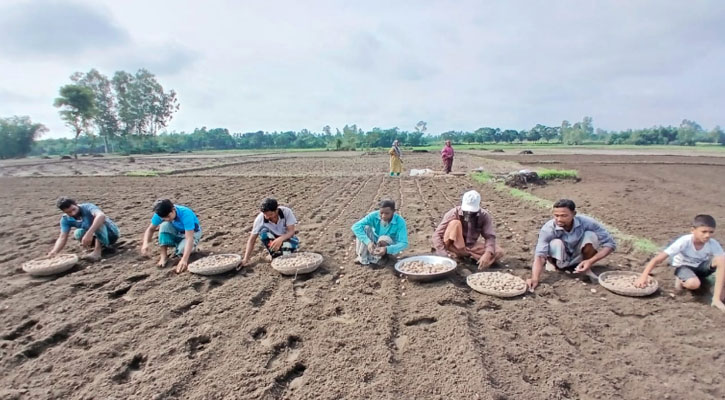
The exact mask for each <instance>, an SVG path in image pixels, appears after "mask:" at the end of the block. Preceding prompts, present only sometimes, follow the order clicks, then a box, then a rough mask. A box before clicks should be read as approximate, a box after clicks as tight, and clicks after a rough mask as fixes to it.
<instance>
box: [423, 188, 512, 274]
mask: <svg viewBox="0 0 725 400" xmlns="http://www.w3.org/2000/svg"><path fill="white" fill-rule="evenodd" d="M480 237H482V238H483V241H479V240H478V239H479V238H480ZM431 241H432V242H433V248H434V249H435V251H436V254H438V255H440V256H448V257H451V258H454V259H465V258H466V257H471V258H472V259H473V260H474V261H476V264H477V265H478V269H479V270H483V269H486V268H488V267H490V266H491V265H493V263H495V262H496V261H499V260H500V259H501V258H503V256H504V251H503V249H502V248H501V247H499V246H498V245H497V244H496V231H495V227H494V224H493V218H492V217H491V214H490V213H489V212H488V211H487V210H485V209H482V208H481V195H480V194H479V193H478V192H477V191H475V190H470V191H468V192H466V193H464V194H463V198H462V199H461V205H460V206H456V207H453V208H452V209H451V210H450V211H448V212H447V213H446V214H445V215H444V216H443V219H442V220H441V222H440V224H438V227H437V228H436V230H435V232H433V237H432V238H431Z"/></svg>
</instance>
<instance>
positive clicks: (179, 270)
mask: <svg viewBox="0 0 725 400" xmlns="http://www.w3.org/2000/svg"><path fill="white" fill-rule="evenodd" d="M188 266H189V261H188V260H184V259H183V258H182V259H181V260H179V263H178V264H176V273H177V274H180V273H182V272H184V271H186V267H188Z"/></svg>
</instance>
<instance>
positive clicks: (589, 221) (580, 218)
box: [536, 215, 617, 256]
mask: <svg viewBox="0 0 725 400" xmlns="http://www.w3.org/2000/svg"><path fill="white" fill-rule="evenodd" d="M586 231H590V232H594V233H595V234H596V235H597V238H598V239H599V246H601V247H611V248H612V250H615V249H616V248H617V244H616V243H615V242H614V238H612V235H610V234H609V232H607V230H606V229H604V227H603V226H602V224H601V223H600V222H599V221H597V220H595V219H594V218H591V217H587V216H586V215H576V216H575V217H574V223H573V225H572V227H571V231H569V232H567V231H566V230H564V228H562V227H560V226H558V225H556V222H554V219H553V218H552V219H551V220H549V221H548V222H547V223H545V224H544V226H542V227H541V230H540V231H539V241H538V242H537V243H536V255H537V256H548V255H549V242H551V241H552V240H553V239H561V240H562V241H563V242H564V246H565V247H566V252H567V253H569V254H574V252H575V251H576V249H577V248H578V245H579V242H581V240H582V238H583V237H584V232H586Z"/></svg>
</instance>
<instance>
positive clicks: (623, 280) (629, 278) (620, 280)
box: [606, 275, 655, 289]
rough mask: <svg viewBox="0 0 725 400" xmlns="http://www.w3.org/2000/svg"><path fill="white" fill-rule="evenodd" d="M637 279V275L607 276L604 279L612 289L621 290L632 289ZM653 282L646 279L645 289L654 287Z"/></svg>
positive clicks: (650, 279)
mask: <svg viewBox="0 0 725 400" xmlns="http://www.w3.org/2000/svg"><path fill="white" fill-rule="evenodd" d="M638 279H639V276H637V275H613V276H609V277H607V279H606V282H607V283H608V284H610V285H612V286H614V287H617V288H622V289H634V288H635V286H634V283H635V282H637V280H638ZM654 284H655V282H654V281H653V280H652V278H648V279H647V286H646V287H645V288H643V289H646V288H651V287H652V286H654Z"/></svg>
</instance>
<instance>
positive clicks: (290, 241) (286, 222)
mask: <svg viewBox="0 0 725 400" xmlns="http://www.w3.org/2000/svg"><path fill="white" fill-rule="evenodd" d="M259 211H260V213H259V214H257V218H255V219H254V225H252V232H251V234H250V235H249V239H247V248H246V249H245V250H244V259H242V264H241V265H242V266H246V265H248V264H249V257H250V256H251V255H252V250H254V242H255V241H256V240H257V237H258V236H259V239H260V240H261V241H262V245H263V246H264V248H265V249H267V251H268V252H269V258H277V257H279V256H281V255H284V254H290V253H294V252H296V251H297V248H298V247H299V246H300V239H299V238H298V237H297V236H295V235H296V233H297V228H296V226H297V217H295V214H294V213H293V212H292V210H291V209H290V208H288V207H284V206H280V205H278V204H277V200H276V199H273V198H266V199H264V200H263V201H262V205H261V206H260V208H259Z"/></svg>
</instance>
